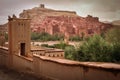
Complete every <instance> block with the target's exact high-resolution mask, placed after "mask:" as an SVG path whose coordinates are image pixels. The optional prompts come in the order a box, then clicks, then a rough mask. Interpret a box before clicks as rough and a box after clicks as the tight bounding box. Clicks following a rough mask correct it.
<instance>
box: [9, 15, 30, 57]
mask: <svg viewBox="0 0 120 80" xmlns="http://www.w3.org/2000/svg"><path fill="white" fill-rule="evenodd" d="M8 34H9V41H8V42H9V53H10V54H17V55H22V56H31V54H30V42H31V41H30V19H20V18H17V17H16V16H15V15H13V17H12V18H11V17H10V16H8Z"/></svg>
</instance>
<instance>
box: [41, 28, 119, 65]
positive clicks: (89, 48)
mask: <svg viewBox="0 0 120 80" xmlns="http://www.w3.org/2000/svg"><path fill="white" fill-rule="evenodd" d="M119 34H120V28H119V27H117V28H114V29H110V30H109V31H107V32H106V33H102V34H101V35H94V36H92V37H90V38H87V39H84V40H85V41H84V43H83V44H82V45H79V46H76V47H74V46H71V45H67V44H65V43H64V42H63V41H61V42H60V44H54V45H52V46H50V45H48V44H43V45H42V46H45V47H50V48H59V49H63V50H64V51H65V58H67V59H71V60H77V61H95V62H97V61H98V62H117V63H120V37H119ZM70 40H71V41H73V40H76V41H77V40H78V41H79V40H81V39H79V38H78V36H74V37H72V38H70Z"/></svg>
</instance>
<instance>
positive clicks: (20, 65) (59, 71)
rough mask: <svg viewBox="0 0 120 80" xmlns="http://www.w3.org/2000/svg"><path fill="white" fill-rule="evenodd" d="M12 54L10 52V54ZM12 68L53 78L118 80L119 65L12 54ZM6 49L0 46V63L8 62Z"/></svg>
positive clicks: (6, 64)
mask: <svg viewBox="0 0 120 80" xmlns="http://www.w3.org/2000/svg"><path fill="white" fill-rule="evenodd" d="M11 55H12V54H11ZM12 56H13V58H12V59H13V62H12V69H15V70H17V71H22V72H26V73H32V74H33V75H36V76H39V77H40V76H45V77H49V78H52V79H55V80H119V79H120V65H119V64H114V63H96V62H77V61H70V60H65V59H57V58H50V57H43V56H37V55H34V56H33V60H32V58H27V57H23V56H19V55H12ZM8 57H9V55H8V49H5V48H0V65H2V66H7V67H8V68H11V66H9V65H8V62H9V58H8Z"/></svg>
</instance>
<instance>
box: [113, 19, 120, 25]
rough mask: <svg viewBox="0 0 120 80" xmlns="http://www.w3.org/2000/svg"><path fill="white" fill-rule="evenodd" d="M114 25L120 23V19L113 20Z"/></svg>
mask: <svg viewBox="0 0 120 80" xmlns="http://www.w3.org/2000/svg"><path fill="white" fill-rule="evenodd" d="M112 24H113V25H120V20H116V21H113V22H112Z"/></svg>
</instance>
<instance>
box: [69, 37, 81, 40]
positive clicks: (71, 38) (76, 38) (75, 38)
mask: <svg viewBox="0 0 120 80" xmlns="http://www.w3.org/2000/svg"><path fill="white" fill-rule="evenodd" d="M81 40H82V37H80V36H72V37H70V39H69V41H81Z"/></svg>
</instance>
